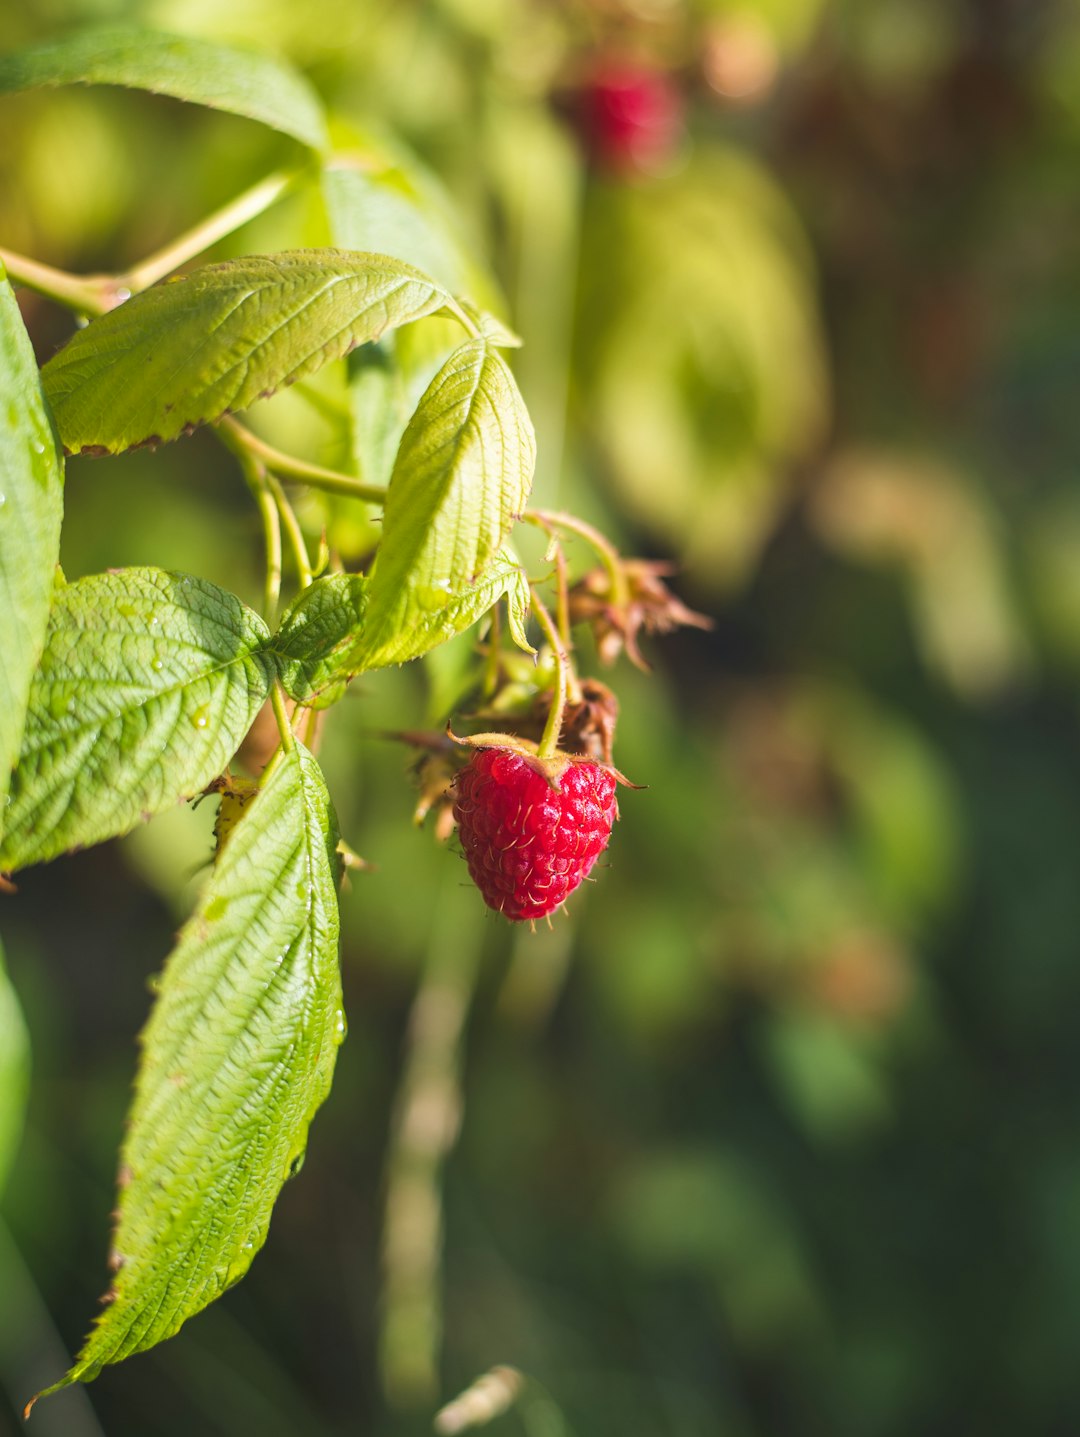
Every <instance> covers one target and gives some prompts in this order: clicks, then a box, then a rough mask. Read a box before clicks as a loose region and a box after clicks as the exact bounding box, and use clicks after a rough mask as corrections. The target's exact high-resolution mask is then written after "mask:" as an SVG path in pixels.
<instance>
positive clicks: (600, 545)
mask: <svg viewBox="0 0 1080 1437" xmlns="http://www.w3.org/2000/svg"><path fill="white" fill-rule="evenodd" d="M521 517H522V518H523V519H526V520H528V522H529V523H530V524H535V525H537V527H538V528H540V529H543V530H544V532H545V533H547V534H550V533H551V532H552V530H553V529H565V530H566V532H567V533H568V534H576V535H577V536H578V538H579V539H584V540H585V542H586V543H587V544H588V545H590V546H591V548H592V549H593V550H595V552H596V556H597V558H598V559H599V560H600V562H601V564H603V566H604V568H605V569H606V570H607V573H608V577H609V578H610V580H611V602H612V604H614V605H616V606H619V605H624V604H627V603H629V601H630V589H629V586H628V584H627V582H626V575H625V573H624V572H623V566H622V560H621V559H620V557H619V551H618V550H617V549H616V548H615V546H614V544H612V543H611V542H610V541H609V540H607V539H605V538H604V536H603V534H601V532H600V530H599V529H594V528H593V526H592V525H591V524H587V523H586V522H585V520H584V519H579V518H578V517H577V515H576V514H567V513H565V512H564V511H562V510H551V509H527V510H526V511H525V513H524V514H522V516H521Z"/></svg>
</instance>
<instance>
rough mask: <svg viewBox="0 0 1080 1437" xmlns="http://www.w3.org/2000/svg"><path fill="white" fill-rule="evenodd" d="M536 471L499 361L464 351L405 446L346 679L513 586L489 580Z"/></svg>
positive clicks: (441, 377) (418, 649)
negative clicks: (360, 628)
mask: <svg viewBox="0 0 1080 1437" xmlns="http://www.w3.org/2000/svg"><path fill="white" fill-rule="evenodd" d="M535 461H536V443H535V439H534V437H533V431H532V425H531V424H530V422H529V416H528V413H527V412H526V409H525V405H524V402H523V401H522V398H521V395H520V394H519V393H518V389H517V385H516V384H515V383H514V378H513V375H512V374H511V373H510V370H509V368H508V367H507V365H506V361H505V360H504V359H503V358H502V356H501V355H500V354H499V353H498V352H497V351H496V350H495V349H493V348H492V347H491V345H490V344H488V342H487V341H486V340H484V339H473V340H469V341H468V342H467V343H465V344H463V345H461V346H460V347H459V348H458V349H456V350H455V351H454V353H453V354H452V355H451V356H450V358H449V359H448V360H447V362H446V364H444V365H443V367H442V369H441V370H440V371H439V373H438V374H437V375H436V376H435V378H434V379H433V380H432V382H431V384H430V385H429V387H428V389H427V392H426V393H425V394H424V397H423V399H422V400H421V401H420V405H419V408H418V409H417V411H416V413H415V414H414V415H413V417H412V419H411V420H410V421H409V425H408V428H407V429H406V431H405V434H404V436H403V437H402V440H401V447H400V449H399V450H398V456H397V462H396V463H395V465H394V473H393V477H392V478H391V481H390V488H389V492H388V493H387V498H386V507H385V511H384V516H383V538H382V542H381V544H380V546H379V552H378V554H377V555H376V558H375V563H374V566H373V568H372V571H371V575H370V578H369V582H368V604H367V612H366V615H365V620H364V627H363V629H362V631H361V633H360V637H359V640H358V643H357V645H356V646H355V648H354V649H353V650H352V651H351V653H350V655H349V663H351V664H352V665H353V666H354V672H359V671H360V670H361V669H369V668H377V667H379V666H380V665H383V664H394V663H403V662H404V661H405V660H406V659H411V658H415V657H416V656H417V655H418V654H422V653H425V652H426V651H427V650H428V649H430V648H432V647H434V645H435V644H437V643H441V642H442V641H443V639H446V638H449V637H451V635H453V634H455V633H458V632H460V630H461V629H463V628H466V627H468V625H469V624H471V623H473V622H474V620H475V619H476V618H477V617H479V615H480V614H481V613H482V612H483V611H484V608H485V607H487V608H490V606H491V604H492V603H494V602H496V600H497V599H498V598H499V596H500V595H501V594H503V593H506V592H508V591H509V588H510V586H511V585H512V584H514V583H516V581H513V580H512V579H511V576H510V572H509V571H510V570H512V569H516V567H517V566H516V565H515V564H514V561H513V560H512V559H507V558H506V557H505V556H504V557H503V558H502V559H501V560H500V563H499V564H497V565H495V566H493V568H492V570H491V573H490V574H489V573H488V572H487V570H488V565H489V564H490V563H491V561H492V560H493V559H494V558H495V556H496V555H497V554H498V553H499V550H500V549H501V547H502V545H503V542H504V540H505V538H506V536H507V534H508V533H509V531H510V529H511V527H512V525H513V523H514V520H515V518H516V517H517V516H518V515H519V514H520V513H521V511H522V509H523V508H524V507H525V504H526V501H527V499H528V496H529V488H530V486H531V483H532V473H533V466H534V464H535ZM493 588H494V589H495V590H496V591H497V592H495V595H494V598H491V597H490V594H491V591H492V589H493ZM518 592H519V593H520V588H519V589H518ZM485 600H486V601H487V602H486V603H485Z"/></svg>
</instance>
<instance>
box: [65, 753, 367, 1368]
mask: <svg viewBox="0 0 1080 1437" xmlns="http://www.w3.org/2000/svg"><path fill="white" fill-rule="evenodd" d="M336 844H337V833H336V826H335V823H334V817H333V812H332V810H331V807H330V800H329V796H328V795H327V792H326V786H325V783H324V781H323V777H322V774H321V772H320V770H319V767H318V765H317V763H316V762H315V760H314V758H313V757H312V756H311V754H310V753H308V752H307V750H306V749H305V748H303V746H302V745H300V744H297V745H296V747H295V748H294V749H292V750H291V751H290V752H289V753H287V754H285V755H283V756H282V758H281V760H280V761H279V762H278V764H277V766H276V767H275V768H274V770H273V772H272V773H271V775H270V777H269V779H268V781H267V783H266V786H265V787H264V788H263V790H262V791H261V792H260V794H259V795H258V797H257V798H256V799H255V802H254V803H253V804H252V805H251V807H250V808H249V809H248V810H247V812H246V813H245V815H244V817H243V818H242V819H241V821H240V823H239V824H238V825H237V827H236V829H235V831H234V832H233V833H232V834H231V836H230V838H229V842H228V843H227V844H226V845H225V847H224V848H223V850H222V855H221V858H220V861H219V863H218V864H217V866H216V868H215V869H214V871H213V875H212V877H211V879H210V882H209V884H208V885H207V888H206V891H205V893H204V894H203V897H202V900H201V902H200V903H199V906H198V909H197V911H196V912H195V914H194V916H193V917H192V918H191V919H190V921H189V922H188V923H187V925H186V926H185V927H184V930H183V932H182V933H181V934H180V938H179V941H178V943H177V946H176V948H175V950H174V951H173V953H172V955H171V957H170V958H169V960H168V962H167V963H166V965H165V970H164V972H163V974H162V976H161V979H160V982H159V984H158V993H157V1000H156V1002H155V1005H154V1010H153V1013H152V1014H151V1017H150V1021H149V1022H148V1024H147V1026H146V1029H145V1031H144V1032H143V1035H142V1063H141V1066H140V1070H139V1076H138V1081H137V1084H136V1091H135V1100H134V1104H133V1106H132V1110H131V1114H130V1117H129V1123H128V1134H127V1139H126V1141H125V1143H124V1149H123V1154H122V1163H121V1168H120V1178H119V1186H120V1197H119V1209H118V1212H119V1216H118V1223H117V1228H116V1232H115V1235H114V1241H113V1254H112V1259H111V1266H112V1267H113V1269H114V1271H115V1273H116V1276H115V1278H114V1280H113V1286H112V1288H111V1290H110V1292H109V1294H108V1298H109V1301H108V1305H107V1306H106V1308H105V1310H104V1312H103V1313H102V1315H101V1316H100V1317H99V1318H98V1320H97V1324H96V1326H95V1327H94V1330H93V1332H92V1333H91V1335H90V1337H89V1338H88V1340H87V1342H86V1345H85V1347H84V1348H83V1350H82V1352H81V1353H80V1355H79V1358H78V1360H77V1361H76V1363H75V1365H74V1366H73V1367H72V1369H71V1371H70V1372H68V1373H67V1375H66V1376H65V1377H64V1378H63V1379H62V1380H61V1381H60V1382H59V1383H57V1384H56V1386H55V1387H53V1388H50V1389H49V1390H50V1391H56V1390H57V1389H58V1388H60V1387H65V1386H67V1385H68V1384H69V1383H71V1382H76V1381H83V1382H88V1381H90V1380H91V1379H92V1378H94V1377H96V1376H97V1374H98V1373H99V1372H100V1371H101V1369H102V1367H104V1366H105V1365H106V1364H107V1363H111V1362H120V1361H121V1360H122V1359H123V1358H125V1357H129V1356H131V1355H132V1353H135V1352H141V1351H143V1350H145V1349H146V1348H148V1347H153V1346H154V1345H155V1344H156V1343H158V1342H161V1341H163V1340H164V1339H165V1338H167V1337H171V1336H172V1335H173V1333H175V1332H177V1331H178V1330H179V1328H180V1327H181V1326H182V1325H183V1323H184V1322H186V1321H187V1319H188V1318H189V1317H192V1316H193V1315H194V1314H195V1313H197V1312H199V1311H201V1310H202V1309H203V1308H204V1307H206V1306H207V1305H208V1304H209V1303H211V1302H213V1300H214V1299H215V1298H216V1297H219V1296H220V1295H221V1293H222V1292H224V1291H225V1289H226V1288H227V1287H229V1286H231V1285H232V1284H233V1283H235V1282H238V1281H239V1279H240V1278H241V1277H243V1275H244V1273H245V1272H246V1271H247V1270H248V1267H249V1266H250V1265H251V1261H252V1259H253V1257H254V1256H255V1253H256V1252H257V1251H258V1250H259V1248H260V1247H261V1246H262V1245H263V1242H264V1241H265V1239H266V1233H267V1228H268V1226H269V1223H270V1214H271V1210H272V1208H273V1205H274V1201H275V1199H276V1198H277V1195H278V1193H279V1191H280V1190H281V1186H282V1184H283V1183H284V1181H285V1180H286V1178H288V1177H289V1176H290V1175H291V1173H292V1172H293V1171H295V1169H296V1166H297V1164H298V1163H299V1162H300V1160H301V1159H302V1157H303V1153H304V1149H305V1146H306V1143H307V1132H308V1126H309V1124H310V1122H311V1119H312V1117H313V1116H314V1114H315V1111H316V1109H317V1108H318V1107H319V1105H320V1103H321V1102H322V1101H323V1099H324V1098H325V1097H326V1095H327V1093H328V1092H329V1089H330V1082H331V1078H332V1075H333V1070H334V1063H335V1059H336V1056H337V1048H338V1045H339V1044H340V1042H341V1038H342V1036H343V1034H344V1019H343V1016H342V1009H341V980H340V973H339V969H338V911H337V891H336V881H335V880H336V857H335V849H336Z"/></svg>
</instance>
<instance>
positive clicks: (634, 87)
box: [576, 61, 682, 175]
mask: <svg viewBox="0 0 1080 1437" xmlns="http://www.w3.org/2000/svg"><path fill="white" fill-rule="evenodd" d="M576 108H577V113H578V129H579V132H580V133H581V136H582V138H583V140H584V142H585V146H586V148H587V149H588V150H589V152H590V153H591V155H592V157H593V159H594V160H595V161H596V162H597V164H598V165H599V166H600V167H601V169H604V170H607V171H608V172H609V173H613V174H622V175H627V174H633V173H635V172H636V173H639V174H652V173H655V172H656V171H658V170H662V169H663V168H664V167H665V166H666V165H667V164H668V163H669V161H670V160H671V158H672V156H673V155H674V153H675V150H676V149H677V147H678V143H679V135H680V133H681V130H682V97H681V96H680V94H679V91H678V89H677V87H676V86H675V84H674V82H673V81H672V80H671V79H670V78H669V77H668V76H667V75H665V74H664V73H663V71H660V70H656V69H653V68H652V67H650V66H645V65H637V64H634V63H632V62H619V61H607V62H603V63H601V64H600V65H599V66H598V67H597V68H596V69H595V70H594V72H593V74H592V75H591V76H590V77H589V79H588V80H587V82H586V83H585V84H584V86H583V87H582V89H581V90H580V92H579V94H578V100H577V106H576Z"/></svg>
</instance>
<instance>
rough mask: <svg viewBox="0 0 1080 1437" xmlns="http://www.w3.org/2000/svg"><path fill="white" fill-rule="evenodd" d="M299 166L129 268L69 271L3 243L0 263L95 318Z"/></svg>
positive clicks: (287, 182)
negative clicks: (121, 271) (109, 271)
mask: <svg viewBox="0 0 1080 1437" xmlns="http://www.w3.org/2000/svg"><path fill="white" fill-rule="evenodd" d="M300 174H301V171H298V170H290V171H286V170H279V171H278V172H277V173H275V174H272V175H267V177H266V178H265V179H264V180H260V181H259V183H258V184H257V185H253V186H252V187H251V189H250V190H246V191H245V192H244V193H243V194H242V195H238V196H237V198H236V199H235V200H232V201H230V203H229V204H227V205H225V206H224V207H223V208H222V209H220V210H217V211H216V212H215V213H214V214H212V215H209V216H208V217H207V218H206V219H205V220H202V221H201V222H200V223H199V224H197V225H195V226H194V228H192V229H190V230H188V231H187V232H186V233H185V234H182V235H180V236H179V238H177V239H175V240H172V241H171V242H170V243H169V244H167V245H165V246H164V248H162V249H159V250H157V251H156V252H155V253H154V254H152V255H149V256H148V257H147V258H146V259H144V260H143V261H142V263H141V264H137V265H135V266H134V267H133V268H132V269H130V270H128V272H127V273H126V274H115V275H113V274H89V275H77V274H70V273H69V272H68V271H67V270H63V269H54V267H53V266H52V265H49V264H42V263H41V261H40V260H36V259H29V258H27V256H25V255H21V254H16V253H15V252H14V251H13V250H6V249H0V264H2V265H3V267H4V269H6V270H7V272H8V275H9V276H10V278H11V279H12V281H13V282H14V283H15V284H21V285H24V286H25V287H26V288H27V289H32V290H33V291H34V292H35V293H36V294H42V295H44V296H45V298H46V299H51V300H55V302H56V303H57V304H62V305H63V306H64V307H65V309H71V310H74V311H75V313H76V314H83V315H87V316H88V317H90V318H96V317H97V316H98V315H102V314H105V313H107V312H108V311H109V310H110V309H115V308H116V306H117V305H118V304H123V302H124V300H125V299H130V298H131V296H132V295H133V294H137V293H138V292H139V290H142V289H148V288H149V286H150V285H152V284H156V283H157V281H158V280H159V279H163V278H164V277H165V275H167V274H171V273H172V271H173V270H174V269H177V268H178V267H179V266H180V265H182V264H184V263H186V261H187V260H189V259H194V258H195V257H196V255H200V254H202V252H203V251H204V250H206V249H209V248H210V246H211V245H212V244H216V242H217V241H218V240H219V239H222V238H224V236H225V235H227V234H232V232H233V231H234V230H237V229H239V228H240V226H241V225H244V224H247V222H248V220H252V219H255V217H256V216H257V215H261V214H262V213H263V211H264V210H267V209H269V208H270V206H271V205H272V204H273V203H274V201H275V200H277V199H280V197H281V196H282V195H283V194H284V193H285V191H286V190H287V189H288V188H289V187H290V186H291V185H293V184H295V183H296V181H297V179H299V178H300Z"/></svg>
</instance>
